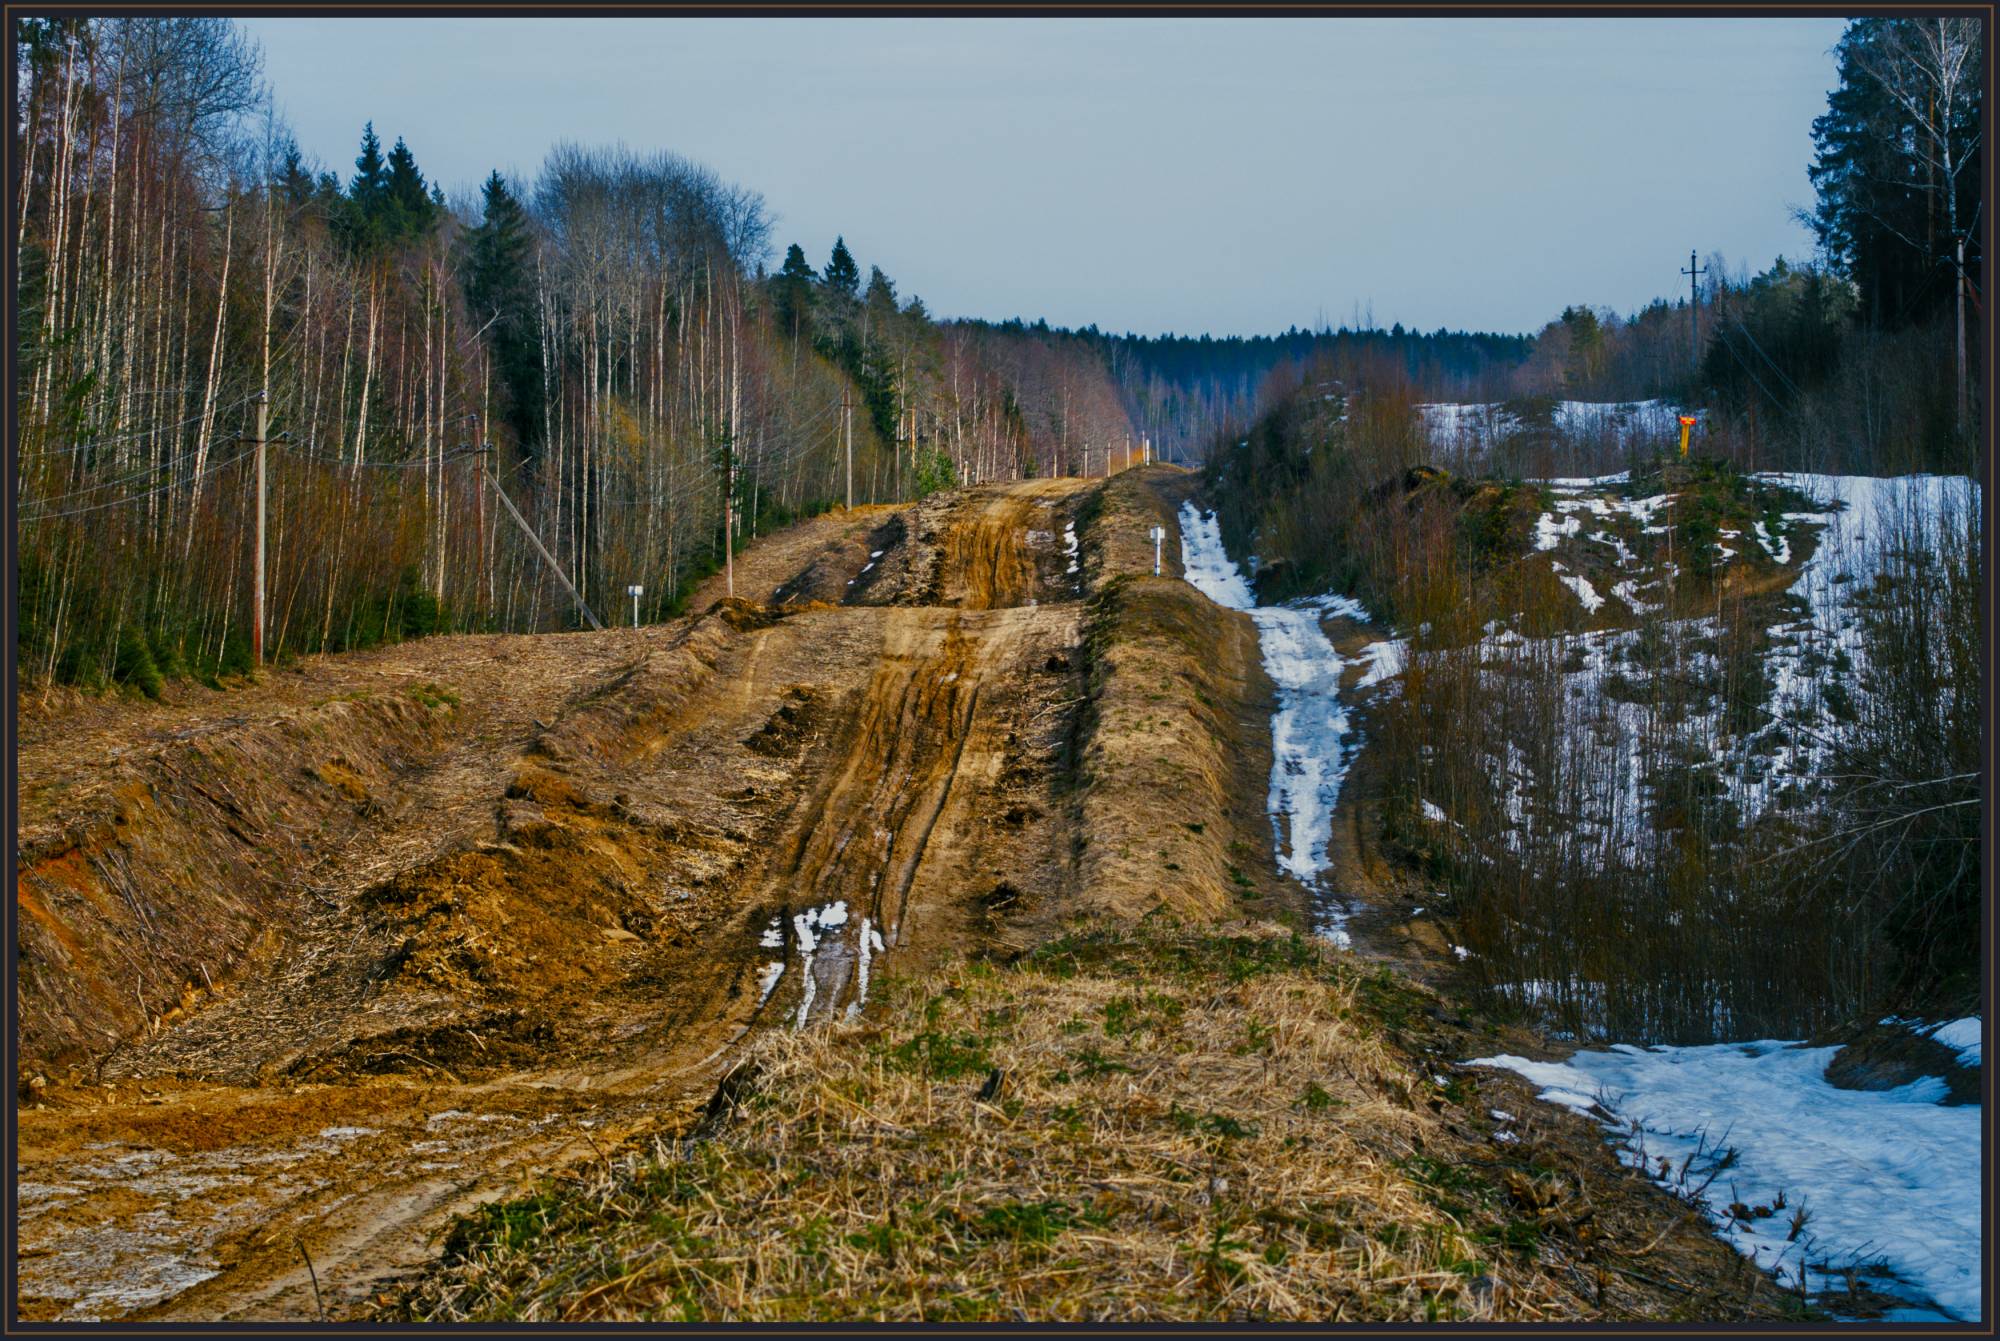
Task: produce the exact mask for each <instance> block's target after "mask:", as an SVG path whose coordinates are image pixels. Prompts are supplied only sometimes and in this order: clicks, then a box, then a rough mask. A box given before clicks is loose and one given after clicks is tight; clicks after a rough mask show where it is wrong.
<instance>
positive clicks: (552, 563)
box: [485, 447, 604, 633]
mask: <svg viewBox="0 0 2000 1341" xmlns="http://www.w3.org/2000/svg"><path fill="white" fill-rule="evenodd" d="M485 450H486V451H488V452H490V451H492V450H493V449H492V448H491V447H488V448H486V449H485ZM493 492H494V493H495V494H497V495H499V497H500V502H501V503H502V504H503V505H505V507H506V509H507V515H508V516H510V517H512V518H513V519H514V524H515V525H516V526H518V527H520V528H521V534H522V535H525V536H527V537H528V543H529V544H531V545H533V546H534V547H535V553H537V554H539V555H541V556H542V562H543V563H545V564H547V565H548V566H549V571H550V572H552V573H554V574H555V575H556V581H558V582H560V583H562V585H563V590H564V591H566V592H568V593H569V595H570V599H571V600H573V601H575V602H576V608H577V609H579V610H581V611H583V617H584V618H585V619H587V620H589V621H590V627H592V628H593V629H596V630H597V631H598V632H599V633H602V632H603V631H604V625H602V624H600V623H598V622H597V616H596V615H594V614H592V613H591V612H590V607H589V606H588V605H586V604H585V603H584V600H583V597H582V596H581V595H580V594H579V593H578V592H577V589H576V586H575V584H573V583H572V582H571V581H570V580H569V574H567V573H565V572H563V570H562V565H561V564H559V563H557V562H556V556H555V555H553V554H551V553H549V550H548V546H546V545H544V544H543V543H542V538H541V537H540V536H538V535H536V534H535V528H534V527H532V526H530V525H528V519H527V518H526V517H523V516H522V515H521V509H519V508H517V507H515V506H514V500H513V499H511V498H509V497H508V496H507V491H506V490H505V489H503V488H501V487H500V472H499V471H497V470H496V471H495V472H493Z"/></svg>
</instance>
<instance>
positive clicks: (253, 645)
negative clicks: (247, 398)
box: [250, 391, 271, 666]
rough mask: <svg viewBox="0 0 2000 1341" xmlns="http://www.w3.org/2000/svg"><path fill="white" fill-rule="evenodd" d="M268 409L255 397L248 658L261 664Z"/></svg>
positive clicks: (259, 396) (261, 399) (268, 406)
mask: <svg viewBox="0 0 2000 1341" xmlns="http://www.w3.org/2000/svg"><path fill="white" fill-rule="evenodd" d="M270 413H271V406H270V403H269V402H268V401H266V400H265V399H264V393H263V392H261V391H259V392H258V393H257V572H256V574H255V576H254V577H252V579H251V582H250V605H251V610H250V654H251V656H252V658H253V659H254V660H255V661H256V663H257V664H258V665H259V666H261V665H263V664H264V514H265V501H266V498H267V493H266V490H265V477H264V448H265V438H266V436H267V435H266V432H265V430H266V429H267V428H268V427H269V426H270V421H269V415H270Z"/></svg>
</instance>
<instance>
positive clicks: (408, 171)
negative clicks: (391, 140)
mask: <svg viewBox="0 0 2000 1341" xmlns="http://www.w3.org/2000/svg"><path fill="white" fill-rule="evenodd" d="M383 195H384V196H385V197H386V203H385V208H384V211H383V213H384V220H385V225H384V227H385V232H386V233H387V234H388V236H389V237H391V238H396V239H401V238H408V237H420V236H422V235H423V234H424V233H426V232H428V231H430V226H431V220H432V217H433V208H432V205H431V197H430V193H429V191H428V190H427V189H426V188H425V184H424V174H423V173H421V172H419V171H418V170H417V156H416V155H415V154H413V153H411V152H410V147H409V146H408V145H406V144H404V143H403V137H402V136H400V135H398V136H397V137H396V147H395V148H394V149H391V150H390V151H389V170H388V174H387V176H386V177H385V178H384V184H383Z"/></svg>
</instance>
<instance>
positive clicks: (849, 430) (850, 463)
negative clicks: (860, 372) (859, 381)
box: [840, 385, 854, 512]
mask: <svg viewBox="0 0 2000 1341" xmlns="http://www.w3.org/2000/svg"><path fill="white" fill-rule="evenodd" d="M840 441H841V444H842V446H843V447H844V448H845V449H846V453H847V510H848V511H849V512H852V511H854V405H853V403H852V402H851V401H849V400H848V389H847V387H846V386H845V385H843V386H842V387H841V388H840Z"/></svg>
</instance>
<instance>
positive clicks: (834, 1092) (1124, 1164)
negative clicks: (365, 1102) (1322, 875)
mask: <svg viewBox="0 0 2000 1341" xmlns="http://www.w3.org/2000/svg"><path fill="white" fill-rule="evenodd" d="M1432 1004H1433V1003H1431V1002H1430V1000H1429V998H1427V997H1425V996H1424V995H1423V994H1421V993H1420V992H1419V991H1417V990H1416V989H1413V988H1410V987H1408V986H1407V985H1405V984H1403V983H1401V982H1400V981H1399V980H1397V979H1395V978H1393V977H1392V976H1391V975H1389V974H1387V973H1386V972H1382V971H1379V970H1378V971H1366V970H1364V969H1363V968H1362V967H1361V966H1360V965H1359V964H1358V963H1357V962H1356V961H1355V960H1353V959H1352V958H1351V957H1349V956H1347V955H1345V954H1340V953H1337V952H1333V951H1329V950H1325V949H1323V948H1322V947H1320V946H1319V945H1318V944H1317V943H1315V942H1313V941H1310V940H1302V939H1300V938H1297V937H1287V936H1284V935H1282V934H1279V933H1277V932H1276V931H1275V929H1273V928H1269V927H1259V928H1248V929H1243V932H1242V934H1219V933H1215V932H1207V933H1202V934H1194V933H1186V932H1179V931H1175V930H1172V929H1168V928H1153V929H1150V930H1141V931H1138V932H1135V933H1132V934H1122V935H1113V934H1108V933H1102V934H1088V935H1072V936H1069V937H1065V938H1063V939H1061V940H1058V941H1055V942H1053V943H1051V944H1050V945H1048V946H1045V947H1044V948H1043V949H1041V950H1040V951H1037V952H1036V953H1035V954H1033V955H1031V956H1028V957H1027V958H1025V959H1023V960H1021V961H1018V962H1016V963H1014V964H1011V965H997V964H992V963H986V962H973V963H961V964H958V965H955V966H953V967H951V968H948V969H946V970H943V971H940V972H938V973H936V974H933V975H929V976H927V977H925V978H923V979H921V980H919V981H914V982H908V983H902V984H889V985H888V988H887V990H886V992H885V995H884V997H883V998H882V999H880V1000H879V1001H878V1003H877V1005H876V1006H875V1007H874V1008H873V1009H871V1011H870V1012H869V1017H865V1018H864V1019H862V1020H860V1021H857V1022H851V1023H848V1024H845V1025H842V1026H839V1027H836V1028H833V1029H828V1030H821V1031H818V1032H814V1033H810V1034H805V1035H798V1034H776V1033H774V1034H772V1035H769V1036H767V1037H766V1038H765V1039H764V1040H763V1041H762V1042H761V1044H760V1045H759V1046H758V1048H757V1049H756V1050H755V1052H754V1053H753V1055H752V1058H751V1060H750V1061H749V1062H748V1063H746V1067H745V1068H744V1069H739V1071H738V1072H737V1073H736V1075H735V1079H734V1080H733V1081H732V1082H729V1083H726V1084H725V1086H724V1087H723V1089H722V1090H720V1091H718V1097H717V1099H716V1100H715V1101H714V1102H712V1103H711V1105H710V1108H709V1111H708V1113H707V1114H706V1115H705V1116H697V1115H695V1114H689V1115H688V1119H687V1121H686V1122H685V1123H684V1124H683V1128H682V1129H683V1131H684V1133H685V1134H684V1136H683V1137H682V1138H681V1139H679V1140H676V1141H672V1142H668V1141H663V1140H655V1141H654V1142H653V1143H652V1144H651V1145H650V1146H649V1147H648V1148H644V1149H634V1150H628V1151H625V1152H622V1153H621V1154H618V1155H615V1156H614V1155H611V1154H607V1157H606V1158H605V1159H604V1160H603V1161H601V1162H600V1163H598V1164H596V1165H595V1166H593V1167H592V1168H590V1169H588V1170H587V1171H584V1172H582V1173H579V1174H575V1175H572V1176H571V1177H570V1178H569V1179H567V1180H564V1181H557V1182H551V1183H548V1184H546V1185H545V1186H544V1187H543V1188H542V1189H541V1190H539V1191H538V1192H537V1193H535V1194H534V1195H532V1196H529V1197H527V1198H524V1199H520V1200H515V1201H510V1202H506V1203H502V1204H497V1205H494V1206H490V1207H488V1208H486V1209H485V1210H484V1211H482V1212H481V1213H480V1214H479V1215H477V1216H475V1217H472V1218H470V1219H468V1220H465V1221H463V1222H461V1223H460V1225H459V1226H458V1227H457V1229H456V1230H455V1231H454V1233H453V1235H452V1237H451V1239H450V1242H449V1244H448V1246H447V1250H446V1253H445V1255H444V1258H443V1259H442V1261H441V1262H440V1263H439V1264H438V1266H436V1267H435V1268H434V1269H433V1270H431V1271H430V1272H429V1273H428V1274H427V1275H426V1276H425V1277H424V1278H423V1279H422V1280H421V1281H419V1282H418V1283H417V1284H416V1286H415V1287H414V1288H413V1289H412V1290H411V1291H410V1292H409V1293H408V1294H407V1295H406V1296H405V1297H404V1298H403V1299H401V1300H400V1301H397V1302H396V1303H395V1304H394V1305H393V1306H390V1307H386V1308H384V1309H383V1310H382V1316H385V1317H391V1318H404V1319H408V1318H421V1319H431V1320H447V1319H483V1320H495V1319H516V1320H524V1321H553V1320H559V1319H568V1320H617V1319H704V1320H723V1319H728V1320H767V1321H768V1320H781V1321H793V1320H807V1319H821V1320H831V1319H847V1320H861V1319H867V1320H919V1319H921V1320H928V1321H939V1320H974V1319H998V1320H1009V1319H1034V1320H1059V1321H1135V1320H1166V1319H1209V1320H1216V1319H1271V1320H1296V1321H1307V1320H1310V1321H1359V1320H1377V1321H1379V1320H1395V1319H1429V1318H1464V1319H1514V1320H1553V1319H1567V1320H1574V1319H1579V1318H1604V1317H1615V1318H1646V1317H1654V1318H1660V1317H1683V1318H1688V1317H1703V1318H1717V1317H1725V1316H1726V1317H1741V1316H1744V1313H1745V1311H1746V1308H1747V1309H1748V1310H1749V1311H1751V1312H1752V1313H1753V1314H1756V1315H1761V1316H1769V1315H1770V1313H1771V1311H1772V1310H1773V1308H1774V1307H1776V1304H1775V1303H1774V1300H1775V1296H1774V1295H1773V1294H1772V1292H1770V1291H1769V1290H1768V1289H1767V1288H1765V1287H1760V1286H1759V1284H1758V1278H1756V1277H1755V1276H1754V1273H1751V1276H1750V1277H1749V1278H1747V1285H1746V1284H1743V1283H1740V1282H1739V1283H1737V1284H1735V1285H1733V1286H1732V1288H1731V1290H1730V1291H1729V1294H1730V1295H1732V1296H1734V1297H1733V1298H1725V1297H1724V1295H1723V1294H1722V1293H1720V1292H1718V1291H1716V1290H1715V1289H1713V1288H1709V1287H1711V1286H1712V1285H1713V1281H1712V1280H1705V1279H1704V1278H1703V1276H1702V1274H1701V1273H1702V1272H1703V1271H1707V1270H1709V1269H1711V1268H1713V1267H1715V1266H1716V1265H1717V1259H1706V1260H1704V1261H1703V1262H1702V1263H1701V1264H1700V1265H1699V1266H1698V1267H1697V1269H1696V1271H1695V1273H1694V1278H1693V1279H1692V1280H1689V1279H1684V1278H1682V1277H1679V1276H1676V1274H1675V1270H1674V1268H1672V1267H1670V1266H1668V1265H1666V1261H1667V1259H1668V1257H1669V1255H1668V1254H1661V1253H1659V1251H1658V1250H1659V1248H1660V1245H1661V1244H1662V1242H1663V1241H1664V1240H1666V1239H1668V1238H1670V1237H1674V1236H1676V1235H1685V1234H1687V1233H1688V1232H1689V1231H1688V1230H1687V1228H1686V1226H1684V1225H1683V1224H1681V1222H1680V1219H1679V1217H1677V1216H1676V1215H1675V1213H1674V1211H1673V1209H1672V1208H1671V1206H1670V1204H1669V1203H1667V1202H1666V1201H1665V1199H1664V1198H1659V1197H1657V1196H1654V1195H1652V1194H1649V1193H1645V1192H1644V1191H1643V1189H1639V1195H1638V1196H1636V1197H1634V1196H1633V1195H1631V1194H1630V1193H1624V1194H1623V1200H1607V1199H1606V1189H1605V1188H1604V1187H1602V1186H1595V1187H1593V1186H1592V1179H1593V1178H1597V1177H1599V1176H1600V1173H1601V1167H1600V1169H1599V1172H1596V1173H1594V1172H1591V1171H1590V1170H1588V1169H1585V1168H1584V1167H1583V1164H1588V1163H1589V1162H1588V1161H1587V1160H1586V1161H1583V1164H1579V1162H1578V1161H1577V1160H1576V1159H1575V1158H1574V1157H1573V1153H1572V1152H1571V1151H1569V1150H1568V1149H1567V1148H1566V1147H1564V1146H1563V1145H1562V1143H1561V1142H1562V1136H1561V1129H1552V1130H1555V1131H1557V1136H1556V1137H1555V1141H1556V1144H1554V1145H1552V1146H1548V1147H1544V1146H1542V1145H1541V1144H1540V1143H1539V1142H1540V1138H1539V1137H1537V1136H1536V1135H1534V1133H1533V1129H1532V1128H1531V1129H1529V1131H1528V1134H1527V1135H1525V1136H1524V1137H1523V1138H1522V1139H1519V1140H1515V1141H1512V1142H1509V1143H1506V1144H1502V1143H1500V1142H1499V1141H1497V1140H1495V1139H1494V1132H1493V1130H1492V1128H1493V1124H1492V1122H1491V1120H1490V1119H1489V1118H1488V1117H1487V1109H1486V1107H1485V1105H1484V1103H1483V1102H1482V1100H1481V1098H1480V1096H1479V1093H1478V1085H1479V1084H1480V1083H1481V1082H1480V1079H1479V1078H1476V1077H1474V1076H1471V1075H1465V1074H1456V1075H1451V1074H1446V1071H1445V1070H1444V1069H1440V1065H1439V1063H1438V1061H1437V1060H1436V1059H1434V1058H1427V1057H1425V1056H1424V1055H1422V1053H1421V1050H1420V1049H1419V1048H1417V1047H1415V1046H1413V1045H1411V1044H1410V1043H1408V1042H1407V1038H1406V1035H1407V1034H1409V1033H1410V1032H1422V1031H1423V1030H1425V1029H1427V1028H1429V1027H1430V1026H1429V1025H1428V1024H1427V1023H1426V1021H1428V1020H1429V1018H1430V1006H1431V1005H1432ZM1397 1039H1405V1041H1403V1042H1397V1041H1394V1040H1397ZM1610 1176H1611V1177H1612V1178H1614V1179H1615V1168H1614V1170H1613V1172H1612V1174H1611V1175H1610ZM1611 1193H1612V1195H1613V1197H1614V1198H1615V1197H1617V1196H1619V1195H1620V1192H1619V1189H1618V1188H1613V1189H1611ZM1649 1216H1650V1217H1652V1218H1650V1219H1649V1218H1648V1217H1649ZM1692 1234H1693V1236H1694V1237H1693V1239H1691V1240H1689V1241H1690V1242H1694V1243H1699V1242H1700V1241H1702V1240H1704V1239H1705V1236H1704V1235H1702V1234H1701V1233H1700V1230H1699V1228H1698V1227H1696V1228H1695V1229H1694V1230H1693V1231H1692ZM1648 1238H1650V1239H1651V1240H1652V1242H1651V1244H1650V1245H1648V1244H1647V1242H1646V1240H1647V1239H1648ZM1677 1241H1678V1240H1677ZM1705 1241H1706V1243H1707V1246H1708V1247H1709V1248H1712V1249H1714V1250H1715V1251H1716V1252H1717V1253H1719V1254H1722V1255H1725V1256H1733V1255H1732V1254H1728V1250H1727V1249H1726V1248H1722V1247H1721V1246H1720V1245H1719V1244H1716V1243H1714V1241H1713V1240H1712V1239H1706V1240H1705ZM1614 1243H1615V1244H1618V1245H1620V1246H1619V1247H1618V1248H1616V1249H1613V1248H1612V1247H1611V1246H1610V1245H1611V1244H1614ZM1642 1247H1643V1248H1644V1250H1645V1252H1646V1253H1649V1254H1654V1255H1655V1260H1654V1261H1650V1262H1647V1263H1646V1264H1645V1269H1644V1270H1642V1271H1635V1270H1634V1269H1633V1268H1632V1267H1631V1263H1632V1261H1634V1260H1636V1258H1637V1257H1638V1256H1639V1255H1640V1249H1641V1248H1642ZM1697 1251H1698V1250H1697ZM1649 1278H1650V1283H1648V1280H1649Z"/></svg>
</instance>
